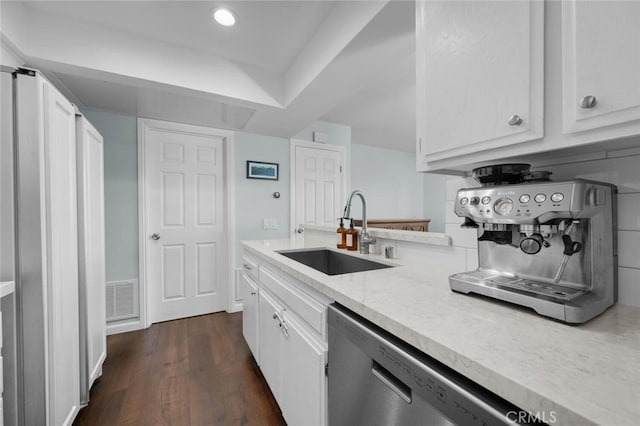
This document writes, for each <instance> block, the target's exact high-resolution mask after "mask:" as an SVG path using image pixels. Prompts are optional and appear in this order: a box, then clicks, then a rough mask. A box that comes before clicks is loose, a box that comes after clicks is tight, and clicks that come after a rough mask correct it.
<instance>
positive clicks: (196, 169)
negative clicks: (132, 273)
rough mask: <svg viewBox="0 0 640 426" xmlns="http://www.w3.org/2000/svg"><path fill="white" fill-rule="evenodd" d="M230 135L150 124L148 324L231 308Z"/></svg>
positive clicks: (146, 180) (147, 156)
mask: <svg viewBox="0 0 640 426" xmlns="http://www.w3.org/2000/svg"><path fill="white" fill-rule="evenodd" d="M145 122H149V121H145ZM226 135H227V133H226V132H223V131H220V132H218V134H216V131H215V129H204V128H200V127H195V126H187V125H178V124H173V123H163V124H161V125H158V126H147V127H146V131H145V136H144V143H145V147H144V151H145V178H144V185H145V199H146V206H145V211H146V223H145V229H146V231H147V234H148V235H146V236H145V238H146V240H145V243H146V244H147V250H146V253H147V256H148V260H147V264H146V267H145V270H146V283H147V291H148V298H147V300H148V308H149V319H150V322H159V321H166V320H171V319H176V318H184V317H189V316H194V315H202V314H206V313H211V312H218V311H221V310H224V309H225V308H226V284H225V282H224V277H225V276H226V274H225V267H226V254H225V247H226V241H225V237H226V233H225V228H224V224H225V218H224V213H223V212H224V206H223V203H224V196H223V195H224V190H225V186H224V160H223V159H224V153H223V147H224V139H225V137H226Z"/></svg>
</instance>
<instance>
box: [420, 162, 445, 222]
mask: <svg viewBox="0 0 640 426" xmlns="http://www.w3.org/2000/svg"><path fill="white" fill-rule="evenodd" d="M414 167H415V164H414ZM422 177H423V179H424V197H423V200H424V201H423V202H424V204H423V212H424V217H427V218H429V219H431V222H429V231H431V232H444V224H445V214H446V201H445V200H446V199H447V194H446V192H447V183H446V182H447V176H444V175H434V174H429V173H424V174H422ZM449 177H450V176H449Z"/></svg>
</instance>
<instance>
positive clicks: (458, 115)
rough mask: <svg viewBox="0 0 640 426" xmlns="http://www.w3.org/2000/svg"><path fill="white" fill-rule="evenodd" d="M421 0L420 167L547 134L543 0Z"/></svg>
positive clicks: (418, 28)
mask: <svg viewBox="0 0 640 426" xmlns="http://www.w3.org/2000/svg"><path fill="white" fill-rule="evenodd" d="M416 7H417V9H416V19H417V23H416V37H417V38H416V61H417V64H416V65H417V124H418V141H417V150H418V169H419V170H420V169H422V170H428V169H429V166H428V164H429V163H430V162H433V161H438V160H442V159H448V158H452V157H458V156H462V155H466V154H472V153H474V152H478V151H483V150H487V149H493V148H497V147H504V146H510V145H515V144H520V143H523V142H527V141H531V140H534V139H539V138H541V137H542V136H543V93H544V82H543V73H544V68H543V67H544V61H543V55H544V46H543V45H544V4H543V2H541V1H535V0H531V1H513V2H503V1H488V2H485V1H482V2H474V1H453V2H445V1H418V2H417V6H416Z"/></svg>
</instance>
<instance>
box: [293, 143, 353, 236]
mask: <svg viewBox="0 0 640 426" xmlns="http://www.w3.org/2000/svg"><path fill="white" fill-rule="evenodd" d="M336 148H338V147H323V146H320V147H312V146H308V145H300V144H294V145H293V146H292V149H293V150H294V154H293V158H294V164H293V167H294V187H295V194H294V211H295V214H294V216H295V217H294V222H293V228H294V229H296V228H298V226H299V225H301V224H315V225H329V226H333V225H336V224H337V222H336V218H338V217H340V216H342V210H343V209H344V203H345V199H344V195H343V188H344V173H343V171H342V169H343V163H344V151H342V150H340V149H336Z"/></svg>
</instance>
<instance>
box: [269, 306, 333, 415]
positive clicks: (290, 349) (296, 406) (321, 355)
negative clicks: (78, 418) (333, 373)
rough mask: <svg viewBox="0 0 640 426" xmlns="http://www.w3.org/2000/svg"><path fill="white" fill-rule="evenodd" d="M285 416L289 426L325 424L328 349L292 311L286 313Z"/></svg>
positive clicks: (283, 397) (284, 337) (284, 339)
mask: <svg viewBox="0 0 640 426" xmlns="http://www.w3.org/2000/svg"><path fill="white" fill-rule="evenodd" d="M283 316H284V317H283V330H284V333H283V338H282V339H281V340H282V344H283V346H284V350H283V351H282V354H283V369H282V375H283V380H282V386H283V395H282V402H281V403H280V404H281V408H282V414H283V416H284V419H285V420H286V421H287V424H290V425H324V424H326V419H325V417H326V406H327V403H326V388H327V386H326V380H327V378H326V376H325V365H326V360H327V348H326V345H323V344H321V343H320V342H318V341H317V340H316V339H315V338H314V337H313V336H312V335H311V334H310V333H308V332H307V331H306V329H305V327H304V326H303V325H302V323H301V322H299V321H298V320H297V319H296V318H295V317H294V315H292V314H291V313H290V312H289V311H285V312H284V313H283Z"/></svg>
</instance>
